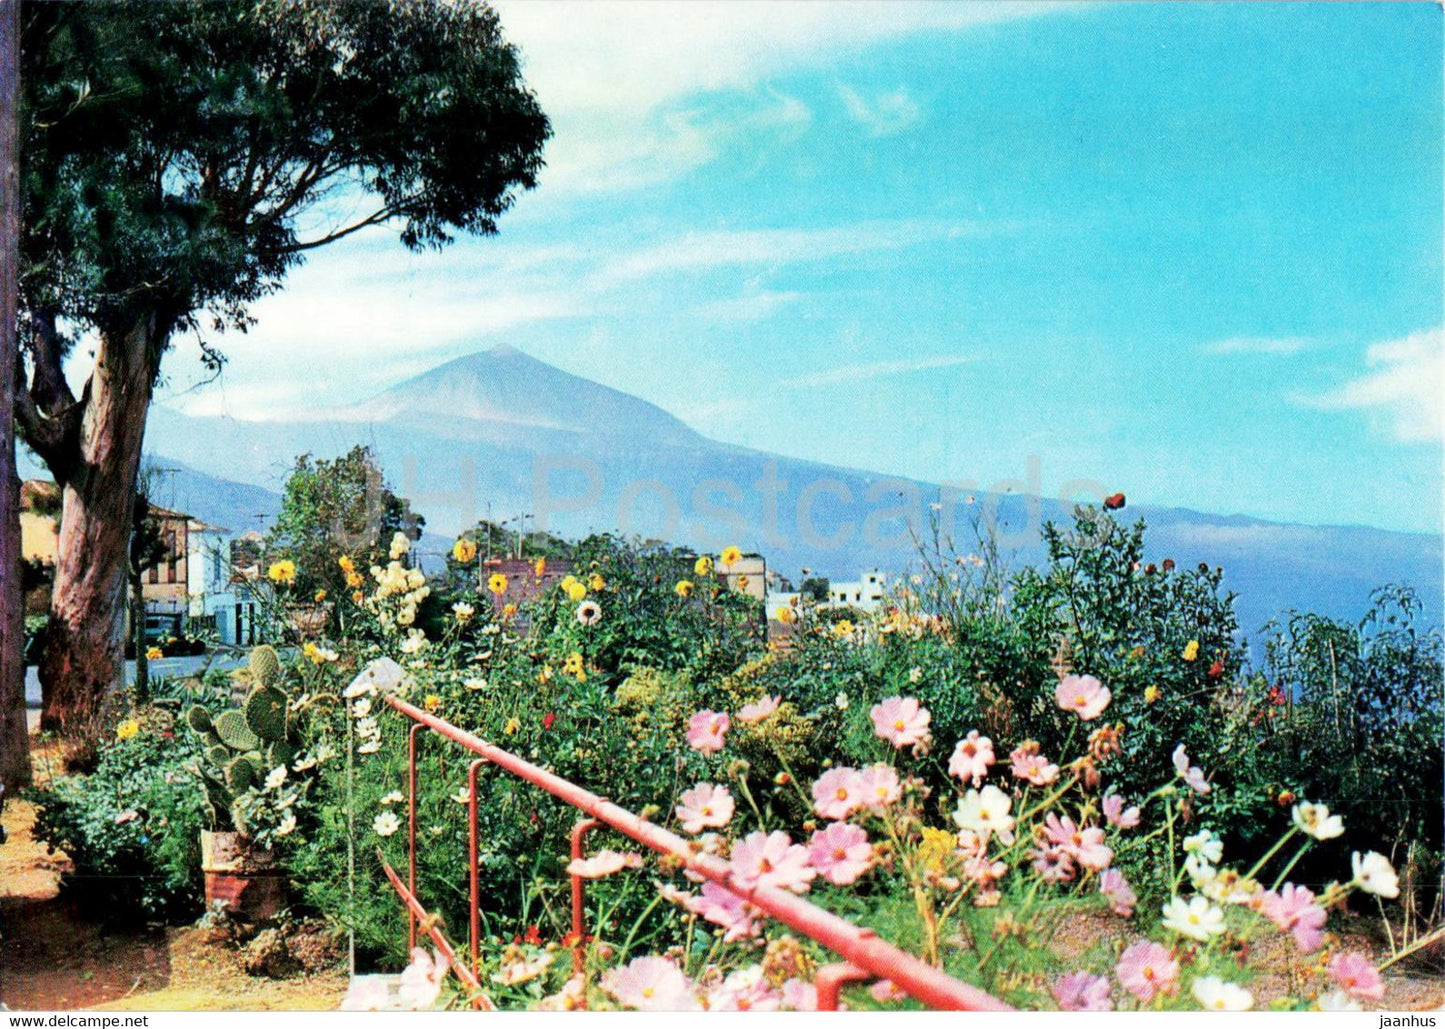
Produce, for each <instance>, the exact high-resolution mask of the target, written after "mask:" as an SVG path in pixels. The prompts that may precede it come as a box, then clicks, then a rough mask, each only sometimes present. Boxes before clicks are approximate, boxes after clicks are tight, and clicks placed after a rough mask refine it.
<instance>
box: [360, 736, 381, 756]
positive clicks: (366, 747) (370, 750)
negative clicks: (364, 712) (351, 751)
mask: <svg viewBox="0 0 1445 1029" xmlns="http://www.w3.org/2000/svg"><path fill="white" fill-rule="evenodd" d="M380 749H381V740H379V739H375V738H373V739H369V740H367V741H366V742H365V743H363V744H362V745H361V746H359V747H357V748H356V752H357V753H358V754H375V753H376V752H377V751H378V750H380Z"/></svg>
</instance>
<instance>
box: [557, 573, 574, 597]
mask: <svg viewBox="0 0 1445 1029" xmlns="http://www.w3.org/2000/svg"><path fill="white" fill-rule="evenodd" d="M557 585H559V586H561V587H562V592H563V593H566V592H567V591H568V590H570V589H571V588H572V587H573V586H575V585H577V576H575V575H568V576H564V577H563V579H562V581H561V582H559V583H558V584H557Z"/></svg>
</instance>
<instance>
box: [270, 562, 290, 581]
mask: <svg viewBox="0 0 1445 1029" xmlns="http://www.w3.org/2000/svg"><path fill="white" fill-rule="evenodd" d="M266 576H267V578H269V579H270V580H271V581H272V582H274V583H277V584H278V585H285V584H287V583H291V582H295V581H296V562H295V561H276V562H274V563H273V564H272V565H271V567H270V568H268V569H267V570H266Z"/></svg>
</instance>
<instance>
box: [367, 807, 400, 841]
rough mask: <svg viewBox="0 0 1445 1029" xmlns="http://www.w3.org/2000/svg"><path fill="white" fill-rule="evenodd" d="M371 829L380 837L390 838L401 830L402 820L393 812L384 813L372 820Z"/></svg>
mask: <svg viewBox="0 0 1445 1029" xmlns="http://www.w3.org/2000/svg"><path fill="white" fill-rule="evenodd" d="M371 828H372V830H373V831H374V832H375V833H376V835H378V836H390V835H391V834H392V833H394V832H396V831H397V830H398V829H400V828H401V819H400V818H397V817H396V815H395V814H394V813H393V812H391V811H383V812H382V813H381V814H379V815H377V816H376V817H375V818H374V819H372V822H371Z"/></svg>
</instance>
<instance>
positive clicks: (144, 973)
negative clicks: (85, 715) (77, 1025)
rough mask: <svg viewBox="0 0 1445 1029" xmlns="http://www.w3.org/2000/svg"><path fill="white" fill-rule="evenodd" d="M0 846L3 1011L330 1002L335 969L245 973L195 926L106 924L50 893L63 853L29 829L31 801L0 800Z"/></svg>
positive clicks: (340, 983) (340, 982) (338, 985)
mask: <svg viewBox="0 0 1445 1029" xmlns="http://www.w3.org/2000/svg"><path fill="white" fill-rule="evenodd" d="M4 817H5V826H6V828H7V829H8V830H9V831H10V841H9V842H8V843H6V844H5V845H4V846H0V1002H3V1003H4V1004H5V1005H6V1006H7V1007H9V1008H11V1009H12V1010H19V1011H27V1010H28V1011H35V1010H68V1009H73V1008H94V1007H103V1008H126V1009H132V1010H152V1011H160V1010H196V1011H208V1010H209V1011H220V1010H225V1011H274V1010H335V1009H336V1008H337V1007H338V1005H339V1004H340V1003H341V997H342V995H343V994H344V993H345V992H346V983H347V979H346V974H345V973H344V972H343V971H339V970H338V971H336V972H331V973H326V974H322V975H316V976H309V977H298V978H293V979H261V978H254V977H252V976H248V975H247V974H246V973H245V971H244V969H243V968H242V965H241V955H240V952H239V951H238V949H237V948H236V947H235V946H234V945H233V944H229V943H224V942H220V943H218V942H213V941H212V940H211V939H210V934H209V933H208V932H206V931H205V930H201V929H194V928H186V929H176V928H163V927H152V928H145V929H140V930H135V931H130V932H117V931H113V930H106V929H103V928H102V927H100V926H99V925H97V924H95V923H94V922H92V921H89V920H87V919H86V918H85V917H84V915H83V913H82V912H80V911H77V910H76V909H75V906H74V905H73V904H71V903H69V902H68V901H66V900H65V899H64V898H62V897H60V896H59V882H60V875H61V873H62V872H63V871H65V870H66V869H67V867H68V860H67V859H66V858H65V857H64V855H52V854H49V853H47V852H46V849H45V846H44V845H43V844H40V843H37V842H36V841H35V840H34V838H33V837H32V835H31V829H32V827H33V825H34V822H35V812H34V809H33V808H32V807H31V805H29V804H27V803H24V802H22V801H11V802H10V803H8V804H7V805H6V807H5V816H4Z"/></svg>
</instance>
